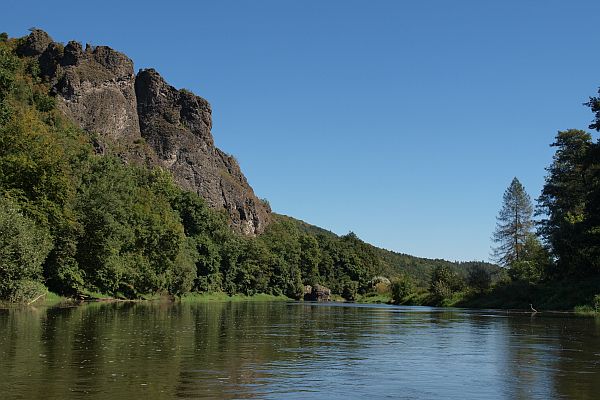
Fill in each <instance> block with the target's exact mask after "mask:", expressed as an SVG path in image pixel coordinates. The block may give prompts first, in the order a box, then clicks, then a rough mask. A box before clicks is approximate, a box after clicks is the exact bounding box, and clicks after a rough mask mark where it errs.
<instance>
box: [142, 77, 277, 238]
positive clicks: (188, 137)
mask: <svg viewBox="0 0 600 400" xmlns="http://www.w3.org/2000/svg"><path fill="white" fill-rule="evenodd" d="M135 93H136V96H137V104H138V115H139V120H140V128H141V132H142V136H143V137H144V138H145V139H146V141H147V143H148V144H149V145H150V147H152V148H153V149H154V150H155V151H156V154H157V155H158V158H159V160H160V163H161V165H163V166H164V167H166V168H168V169H169V170H171V171H172V172H173V176H175V177H176V179H177V181H178V183H179V184H180V185H181V186H182V187H184V188H186V189H189V190H195V191H197V192H198V193H199V194H200V195H202V196H203V197H204V198H205V199H206V200H207V201H208V202H209V204H210V205H211V206H213V207H216V208H218V207H223V208H225V209H226V210H227V211H228V213H229V215H230V217H231V219H232V221H233V224H234V225H235V226H237V227H239V229H240V230H241V231H242V232H243V233H245V234H252V233H255V232H257V231H258V232H261V231H262V230H263V229H264V226H265V221H267V218H268V212H269V210H268V209H267V208H266V207H265V205H263V204H262V202H260V201H259V200H258V199H257V198H256V196H255V195H254V192H253V191H252V188H251V187H250V185H249V184H248V182H247V181H246V177H244V175H243V174H242V171H241V170H240V167H239V165H238V163H237V161H236V160H235V159H234V158H233V157H232V156H230V155H227V154H226V153H224V152H223V151H221V150H219V149H218V148H216V147H215V145H214V142H213V137H212V135H211V133H210V129H211V127H212V118H211V108H210V104H208V102H207V101H206V100H205V99H203V98H201V97H198V96H196V95H194V94H193V93H191V92H188V91H187V90H177V89H175V88H174V87H172V86H170V85H169V84H167V83H166V82H165V80H164V79H163V78H162V77H161V76H160V75H159V74H158V73H157V72H156V71H155V70H153V69H147V70H142V71H140V72H139V73H138V75H137V77H136V81H135Z"/></svg>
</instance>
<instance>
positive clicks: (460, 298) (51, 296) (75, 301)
mask: <svg viewBox="0 0 600 400" xmlns="http://www.w3.org/2000/svg"><path fill="white" fill-rule="evenodd" d="M599 284H600V282H588V283H587V284H586V285H578V284H577V283H576V282H567V283H565V282H562V283H560V284H556V285H548V286H547V287H545V288H536V289H537V290H538V291H539V292H541V293H542V295H543V293H544V292H554V293H556V292H555V291H556V290H557V289H558V293H556V294H555V296H554V297H555V298H554V300H553V299H552V298H550V297H547V298H541V300H540V302H539V303H535V304H536V309H537V311H536V312H532V311H531V310H530V308H529V305H527V304H524V303H523V302H520V303H519V301H518V300H515V299H514V296H512V295H510V299H507V298H506V294H507V293H514V291H517V292H519V291H520V292H521V294H522V295H524V296H526V298H525V299H522V300H523V301H528V300H527V299H528V298H530V297H529V296H530V294H531V292H530V291H528V290H527V289H524V288H523V287H522V286H521V287H520V288H519V287H502V288H493V289H490V290H489V291H487V292H486V293H476V292H473V291H469V290H467V291H464V292H459V293H455V294H454V295H453V297H452V298H449V299H445V300H444V301H443V302H441V303H440V302H439V301H438V300H436V299H435V298H434V297H433V296H432V295H431V294H430V293H429V292H428V291H426V290H420V291H418V292H416V293H413V294H411V295H410V296H408V297H406V298H404V299H401V300H400V301H395V300H394V298H393V296H392V293H391V292H383V293H378V292H370V293H367V294H365V295H360V296H357V298H356V299H355V300H352V301H349V300H346V299H344V298H343V297H341V296H335V295H334V296H332V299H331V300H329V301H325V302H320V301H306V300H298V299H293V298H290V297H287V296H284V295H271V294H265V293H257V294H253V295H250V296H247V295H243V294H235V295H228V294H226V293H222V292H218V293H189V294H186V295H183V296H181V297H173V296H158V295H155V296H144V297H143V298H139V299H126V298H114V297H110V296H107V295H102V294H97V293H95V294H91V295H88V296H86V298H74V297H65V296H61V295H59V294H56V293H53V292H49V291H48V292H47V293H45V294H42V295H40V296H39V297H38V298H36V299H34V301H31V302H29V303H14V302H12V303H11V302H6V301H0V309H3V308H4V309H6V308H17V307H29V306H33V307H64V306H67V307H76V306H80V305H84V304H92V303H104V304H106V303H150V302H165V303H183V304H196V303H211V302H273V301H276V302H281V301H283V302H287V301H303V302H306V303H323V304H327V303H349V304H352V303H356V304H387V305H402V306H426V307H439V308H460V309H475V310H477V309H488V310H498V311H505V312H507V313H509V314H510V313H517V314H522V313H526V314H537V315H547V314H552V315H576V316H581V317H596V318H600V308H599V307H598V306H599V305H600V299H595V301H596V303H595V304H584V305H576V306H572V303H565V302H564V300H560V299H561V297H560V295H561V294H564V293H579V295H578V296H576V297H578V298H582V297H586V294H587V293H595V288H596V287H598V285H599ZM559 288H560V289H559ZM582 289H583V292H582V291H581V290H582ZM498 290H502V291H503V292H504V295H502V294H498ZM572 300H573V299H572ZM530 304H531V303H530Z"/></svg>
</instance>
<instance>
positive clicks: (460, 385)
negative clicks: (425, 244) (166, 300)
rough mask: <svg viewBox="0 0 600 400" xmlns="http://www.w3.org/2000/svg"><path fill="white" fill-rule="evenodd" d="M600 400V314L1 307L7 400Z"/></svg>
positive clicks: (321, 307)
mask: <svg viewBox="0 0 600 400" xmlns="http://www.w3.org/2000/svg"><path fill="white" fill-rule="evenodd" d="M366 396H368V397H370V398H405V399H439V398H453V399H529V398H535V399H556V398H571V399H599V398H600V320H596V319H593V318H592V319H590V318H574V317H565V316H553V315H544V314H543V313H541V314H537V315H535V316H531V315H529V314H521V315H510V316H507V315H506V314H504V313H502V312H492V311H471V310H469V311H467V310H459V309H454V310H448V309H434V308H426V307H392V306H360V305H336V304H331V305H327V304H306V303H305V304H302V303H205V304H91V305H87V306H81V307H76V308H50V309H34V308H28V309H10V310H0V398H2V399H13V398H23V399H36V398H39V399H80V398H86V399H162V398H285V399H290V398H298V399H305V398H334V399H335V398H340V399H352V398H360V397H366Z"/></svg>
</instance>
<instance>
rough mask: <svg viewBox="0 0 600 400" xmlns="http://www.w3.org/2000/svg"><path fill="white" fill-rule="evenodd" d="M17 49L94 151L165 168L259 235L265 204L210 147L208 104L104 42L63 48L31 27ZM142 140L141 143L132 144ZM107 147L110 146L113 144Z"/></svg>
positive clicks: (230, 162)
mask: <svg viewBox="0 0 600 400" xmlns="http://www.w3.org/2000/svg"><path fill="white" fill-rule="evenodd" d="M18 52H19V54H20V55H22V56H25V57H35V58H36V59H37V60H38V61H39V65H40V70H41V72H42V75H43V76H44V77H45V78H46V79H47V80H48V82H49V84H50V85H51V88H52V89H51V91H52V93H53V94H54V95H55V96H56V98H57V99H58V104H59V107H60V108H61V110H63V111H64V113H65V114H66V115H67V116H69V117H70V118H71V119H72V120H73V121H74V122H76V123H77V124H78V125H79V126H81V127H82V128H83V129H84V130H86V131H88V132H90V133H91V134H93V135H94V136H93V137H94V140H95V144H96V145H97V149H98V151H99V152H101V153H103V152H105V151H110V150H112V152H113V153H117V154H119V155H120V156H122V157H123V158H124V159H126V160H128V161H134V162H146V163H148V164H150V165H159V166H161V167H163V168H166V169H168V170H170V171H171V172H172V173H173V176H174V178H175V180H176V182H177V183H178V184H179V185H180V186H181V187H183V188H184V189H187V190H191V191H195V192H197V193H198V194H200V195H201V196H202V197H204V198H205V199H206V201H207V203H208V204H209V205H210V206H212V207H214V208H224V209H225V210H227V212H228V214H229V216H230V217H231V222H232V226H233V227H234V228H235V229H237V230H238V231H240V232H242V233H244V234H247V235H254V234H258V233H261V232H262V231H263V230H264V228H265V227H266V225H267V224H268V222H269V214H270V211H271V210H270V209H269V207H268V205H266V204H265V203H264V202H262V201H260V200H259V199H258V198H257V197H256V196H255V194H254V191H253V190H252V188H251V187H250V185H249V184H248V182H247V180H246V178H245V177H244V175H243V174H242V172H241V170H240V167H239V165H238V163H237V162H236V160H235V159H234V158H233V157H232V156H230V155H227V154H226V153H224V152H223V151H221V150H219V149H218V148H216V147H215V145H214V141H213V137H212V134H211V127H212V119H211V108H210V104H209V103H208V102H207V101H206V100H205V99H203V98H201V97H198V96H196V95H194V94H193V93H191V92H189V91H187V90H177V89H175V88H174V87H172V86H170V85H168V84H167V83H166V82H165V80H164V79H163V78H162V77H161V76H160V75H159V74H158V73H157V72H156V71H155V70H153V69H147V70H142V71H140V72H139V73H138V75H137V76H136V75H135V74H134V69H133V62H132V61H131V60H130V59H129V58H128V57H127V56H126V55H124V54H122V53H120V52H118V51H115V50H113V49H111V48H109V47H106V46H96V47H92V46H90V45H86V46H85V49H84V48H83V47H82V45H81V44H80V43H78V42H73V41H72V42H69V43H68V44H67V45H66V46H64V47H63V46H62V45H61V44H60V43H56V42H54V41H53V40H52V39H51V38H50V36H48V34H47V33H45V32H44V31H41V30H38V29H36V30H33V31H32V32H31V34H30V35H29V36H27V37H26V38H24V40H22V42H21V44H20V46H19V48H18ZM144 141H145V142H146V143H147V146H145V147H143V148H142V149H140V146H133V145H132V144H133V143H142V142H144ZM111 147H113V148H112V149H111Z"/></svg>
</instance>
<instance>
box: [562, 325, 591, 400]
mask: <svg viewBox="0 0 600 400" xmlns="http://www.w3.org/2000/svg"><path fill="white" fill-rule="evenodd" d="M559 338H560V348H561V351H560V358H559V360H558V363H557V369H556V371H555V372H554V379H553V380H554V388H555V390H556V392H557V393H558V394H559V395H561V396H564V397H566V398H569V399H581V400H586V399H590V400H592V399H598V397H599V396H600V318H569V319H568V320H566V321H564V322H563V323H562V324H561V325H560V336H559Z"/></svg>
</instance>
